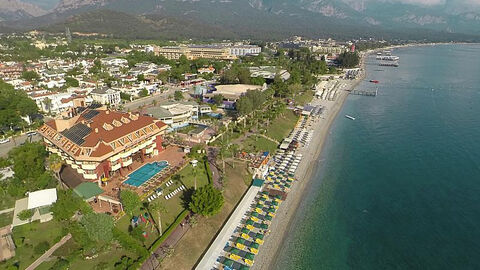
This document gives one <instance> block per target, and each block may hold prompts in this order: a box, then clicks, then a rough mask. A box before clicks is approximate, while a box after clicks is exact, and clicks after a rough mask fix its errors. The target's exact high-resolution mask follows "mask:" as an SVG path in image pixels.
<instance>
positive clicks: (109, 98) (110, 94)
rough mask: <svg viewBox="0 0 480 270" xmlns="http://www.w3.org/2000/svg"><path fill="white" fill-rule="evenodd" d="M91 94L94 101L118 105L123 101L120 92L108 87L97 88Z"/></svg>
mask: <svg viewBox="0 0 480 270" xmlns="http://www.w3.org/2000/svg"><path fill="white" fill-rule="evenodd" d="M90 95H91V96H92V98H93V100H94V101H96V102H98V103H100V104H104V105H107V104H109V105H118V104H120V102H121V99H120V92H119V91H116V90H113V89H111V88H107V87H104V88H98V89H95V90H93V91H92V92H91V93H90Z"/></svg>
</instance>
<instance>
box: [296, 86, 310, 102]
mask: <svg viewBox="0 0 480 270" xmlns="http://www.w3.org/2000/svg"><path fill="white" fill-rule="evenodd" d="M312 99H313V91H311V90H307V91H305V92H303V93H302V94H300V95H298V96H296V97H295V103H296V104H297V105H305V104H308V103H310V101H312Z"/></svg>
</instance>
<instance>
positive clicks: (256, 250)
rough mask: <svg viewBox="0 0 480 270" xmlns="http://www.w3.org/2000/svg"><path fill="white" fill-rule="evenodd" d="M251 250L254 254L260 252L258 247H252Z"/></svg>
mask: <svg viewBox="0 0 480 270" xmlns="http://www.w3.org/2000/svg"><path fill="white" fill-rule="evenodd" d="M250 252H252V253H253V254H255V255H257V254H258V249H256V248H250Z"/></svg>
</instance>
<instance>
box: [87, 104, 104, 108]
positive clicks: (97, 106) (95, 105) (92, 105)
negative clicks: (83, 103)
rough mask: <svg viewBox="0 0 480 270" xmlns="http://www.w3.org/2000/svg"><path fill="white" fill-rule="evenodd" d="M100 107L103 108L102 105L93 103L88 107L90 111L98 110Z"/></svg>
mask: <svg viewBox="0 0 480 270" xmlns="http://www.w3.org/2000/svg"><path fill="white" fill-rule="evenodd" d="M100 107H102V104H100V103H92V104H90V106H88V108H89V109H98V108H100Z"/></svg>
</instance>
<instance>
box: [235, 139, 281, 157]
mask: <svg viewBox="0 0 480 270" xmlns="http://www.w3.org/2000/svg"><path fill="white" fill-rule="evenodd" d="M241 147H242V149H243V150H244V151H246V152H248V153H256V152H264V151H268V152H274V151H275V150H276V149H277V147H278V145H277V144H276V143H275V142H272V141H270V140H268V139H265V138H263V137H260V136H250V137H248V138H247V139H246V140H245V141H244V142H243V143H242V146H241Z"/></svg>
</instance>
